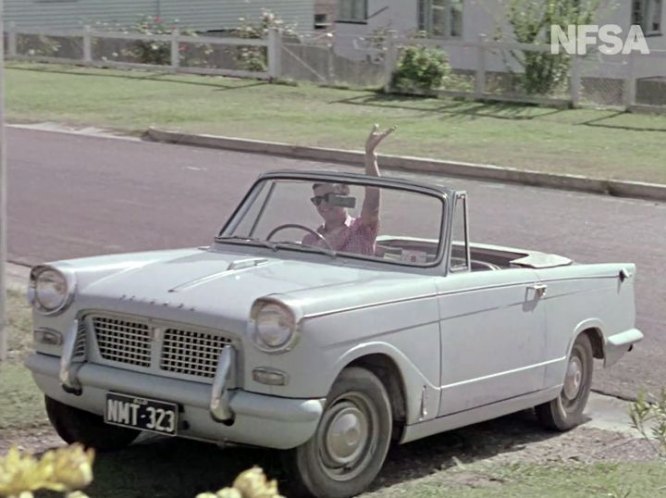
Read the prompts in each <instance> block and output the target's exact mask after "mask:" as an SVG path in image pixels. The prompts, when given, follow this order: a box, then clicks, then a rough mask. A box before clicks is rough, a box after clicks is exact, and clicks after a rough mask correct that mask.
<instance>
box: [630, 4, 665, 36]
mask: <svg viewBox="0 0 666 498" xmlns="http://www.w3.org/2000/svg"><path fill="white" fill-rule="evenodd" d="M663 17H664V0H632V3H631V24H632V25H638V26H640V27H641V29H642V30H643V33H644V34H645V36H661V35H662V34H663ZM655 23H656V25H657V27H656V28H654V25H655Z"/></svg>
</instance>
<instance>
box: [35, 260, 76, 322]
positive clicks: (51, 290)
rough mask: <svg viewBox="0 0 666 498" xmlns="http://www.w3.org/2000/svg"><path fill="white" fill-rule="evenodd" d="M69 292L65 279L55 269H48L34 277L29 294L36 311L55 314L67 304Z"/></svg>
mask: <svg viewBox="0 0 666 498" xmlns="http://www.w3.org/2000/svg"><path fill="white" fill-rule="evenodd" d="M71 291H72V289H71V284H70V282H69V281H68V279H67V277H66V276H65V275H64V274H63V273H62V272H60V271H58V270H56V269H53V268H48V269H45V270H42V271H40V272H39V273H37V274H36V275H35V276H34V280H33V282H32V292H31V294H32V300H33V302H34V304H35V305H36V307H37V309H38V310H40V311H43V312H45V313H55V312H57V311H60V310H62V309H63V308H64V307H65V305H66V304H67V303H68V301H69V297H70V292H71Z"/></svg>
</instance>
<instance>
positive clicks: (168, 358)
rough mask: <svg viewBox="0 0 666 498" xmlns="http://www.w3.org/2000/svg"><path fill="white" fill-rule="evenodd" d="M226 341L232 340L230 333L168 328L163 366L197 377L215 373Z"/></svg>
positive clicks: (162, 357)
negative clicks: (222, 334) (225, 334)
mask: <svg viewBox="0 0 666 498" xmlns="http://www.w3.org/2000/svg"><path fill="white" fill-rule="evenodd" d="M227 344H231V340H230V339H228V338H227V337H221V336H218V335H213V334H209V333H206V332H199V331H194V330H183V329H174V328H170V329H167V330H166V332H165V333H164V345H163V346H162V356H161V360H160V368H161V369H162V370H166V371H167V372H174V373H180V374H185V375H195V376H197V377H210V378H212V377H215V371H216V369H217V360H218V357H219V355H220V351H222V348H223V347H224V346H226V345H227Z"/></svg>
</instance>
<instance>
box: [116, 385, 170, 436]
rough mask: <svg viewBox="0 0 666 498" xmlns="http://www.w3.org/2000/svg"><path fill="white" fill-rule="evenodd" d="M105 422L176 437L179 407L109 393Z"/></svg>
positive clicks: (152, 400) (162, 402)
mask: <svg viewBox="0 0 666 498" xmlns="http://www.w3.org/2000/svg"><path fill="white" fill-rule="evenodd" d="M104 421H105V422H106V423H107V424H113V425H121V426H123V427H131V428H132V429H140V430H142V431H151V432H157V433H159V434H167V435H169V436H175V435H176V431H177V428H178V405H176V404H175V403H167V402H165V401H158V400H154V399H146V398H139V397H136V396H128V395H125V394H116V393H108V394H107V395H106V410H104Z"/></svg>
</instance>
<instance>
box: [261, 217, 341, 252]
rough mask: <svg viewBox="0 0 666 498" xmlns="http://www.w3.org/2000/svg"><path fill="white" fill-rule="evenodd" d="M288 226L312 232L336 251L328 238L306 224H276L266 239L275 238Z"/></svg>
mask: <svg viewBox="0 0 666 498" xmlns="http://www.w3.org/2000/svg"><path fill="white" fill-rule="evenodd" d="M288 228H300V229H301V230H303V231H305V232H308V233H309V234H312V235H314V236H315V237H317V239H319V240H320V241H322V242H323V243H324V244H326V247H327V248H328V249H330V250H331V251H335V249H333V247H332V246H331V244H329V242H328V240H326V239H325V238H324V236H323V235H322V234H320V233H319V232H317V231H315V230H313V229H312V228H309V227H306V226H305V225H299V224H297V223H285V224H284V225H279V226H276V227H275V228H274V229H273V230H271V233H269V234H268V236H267V237H266V240H271V239H272V238H273V235H275V234H276V233H278V232H279V231H281V230H287V229H288Z"/></svg>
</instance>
